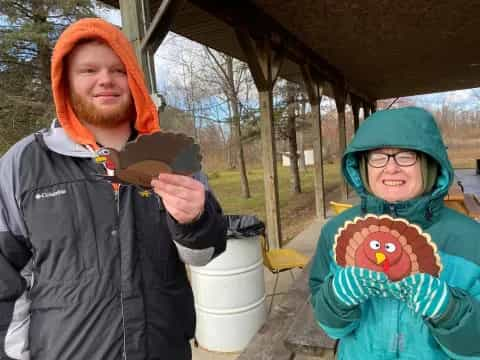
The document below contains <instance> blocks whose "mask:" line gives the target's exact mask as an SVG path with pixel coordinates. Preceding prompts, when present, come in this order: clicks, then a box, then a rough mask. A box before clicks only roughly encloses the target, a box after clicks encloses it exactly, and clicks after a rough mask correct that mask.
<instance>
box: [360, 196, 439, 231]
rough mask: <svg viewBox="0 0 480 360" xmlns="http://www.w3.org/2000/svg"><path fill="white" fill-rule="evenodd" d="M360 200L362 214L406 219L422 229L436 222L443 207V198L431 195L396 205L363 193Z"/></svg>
mask: <svg viewBox="0 0 480 360" xmlns="http://www.w3.org/2000/svg"><path fill="white" fill-rule="evenodd" d="M360 198H361V203H360V206H361V210H362V213H364V214H366V213H371V214H375V215H382V214H388V215H390V216H392V217H394V218H396V217H399V218H403V219H406V220H408V221H409V222H411V223H414V224H417V225H419V226H420V227H422V228H428V227H430V225H432V223H434V222H436V221H437V220H438V218H439V217H440V214H441V211H442V209H443V207H444V204H443V196H439V195H437V196H432V194H427V195H425V196H421V197H418V198H415V199H412V200H407V201H401V202H396V203H390V202H387V201H385V200H382V199H379V198H377V197H375V196H373V195H371V194H367V193H363V194H362V195H361V196H360Z"/></svg>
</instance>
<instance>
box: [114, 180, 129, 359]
mask: <svg viewBox="0 0 480 360" xmlns="http://www.w3.org/2000/svg"><path fill="white" fill-rule="evenodd" d="M113 193H114V195H115V210H116V214H115V215H116V225H117V229H116V230H117V239H118V245H119V246H120V252H121V251H122V246H121V244H120V231H119V230H120V229H119V221H118V220H119V217H120V184H119V185H118V188H117V189H113ZM121 269H122V260H121V259H120V306H121V308H122V329H123V359H125V360H127V345H126V342H127V340H126V337H127V329H126V328H125V311H124V307H123V287H122V280H121V276H122V275H121Z"/></svg>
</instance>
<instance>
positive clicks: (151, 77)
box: [119, 0, 155, 92]
mask: <svg viewBox="0 0 480 360" xmlns="http://www.w3.org/2000/svg"><path fill="white" fill-rule="evenodd" d="M144 2H145V3H144ZM119 4H120V13H121V16H122V31H123V32H124V33H125V35H126V36H127V38H128V40H130V42H131V43H132V46H133V48H134V50H135V55H136V56H137V61H138V63H139V64H140V66H141V68H142V70H143V74H144V76H145V82H146V84H147V87H148V89H149V91H150V92H153V91H155V70H154V65H153V54H150V53H149V52H143V51H142V47H141V41H142V38H143V37H144V35H145V29H146V24H147V22H148V21H149V19H148V20H147V19H145V16H146V15H147V14H148V11H149V8H150V6H149V4H150V1H149V0H119ZM147 9H148V10H147Z"/></svg>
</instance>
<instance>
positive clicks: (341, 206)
mask: <svg viewBox="0 0 480 360" xmlns="http://www.w3.org/2000/svg"><path fill="white" fill-rule="evenodd" d="M352 206H353V205H352V204H347V203H339V202H335V201H330V207H331V208H332V210H333V212H334V213H335V214H337V215H338V214H340V213H341V212H343V211H345V210H347V209H350V208H351V207H352Z"/></svg>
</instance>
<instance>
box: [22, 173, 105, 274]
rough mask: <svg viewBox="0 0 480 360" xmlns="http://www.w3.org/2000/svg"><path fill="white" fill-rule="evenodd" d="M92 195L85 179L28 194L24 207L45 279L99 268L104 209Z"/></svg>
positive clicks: (37, 263)
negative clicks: (100, 217) (101, 221)
mask: <svg viewBox="0 0 480 360" xmlns="http://www.w3.org/2000/svg"><path fill="white" fill-rule="evenodd" d="M91 198H92V196H90V194H89V191H88V190H87V184H85V183H84V182H72V183H65V184H58V185H53V186H49V187H44V188H41V189H37V190H34V191H31V192H29V193H27V194H26V195H25V197H24V199H23V202H22V208H23V212H24V217H25V223H26V226H27V229H28V232H29V238H30V242H31V244H32V247H33V259H34V268H35V270H36V271H37V272H38V273H39V275H40V276H42V277H43V278H48V279H51V280H54V281H70V280H76V279H79V278H81V277H82V276H83V274H84V272H85V271H89V270H91V269H92V268H95V269H98V267H99V266H98V261H99V260H98V248H97V241H98V238H99V237H101V236H102V234H101V231H100V229H99V228H98V225H97V224H98V223H99V221H98V220H99V219H96V218H97V217H98V216H101V209H98V206H97V208H95V206H94V204H93V202H92V201H91ZM98 203H99V204H101V203H102V202H101V200H99V202H98ZM112 206H113V205H112Z"/></svg>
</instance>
